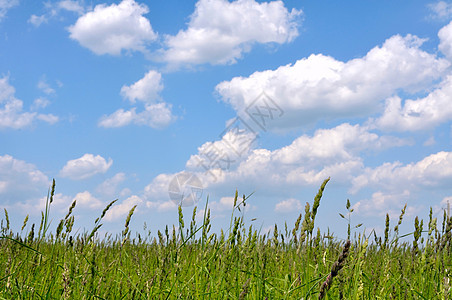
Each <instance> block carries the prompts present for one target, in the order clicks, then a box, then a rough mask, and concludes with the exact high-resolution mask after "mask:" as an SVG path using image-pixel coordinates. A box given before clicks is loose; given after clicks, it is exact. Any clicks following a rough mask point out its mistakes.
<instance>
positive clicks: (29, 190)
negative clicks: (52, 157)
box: [0, 155, 50, 202]
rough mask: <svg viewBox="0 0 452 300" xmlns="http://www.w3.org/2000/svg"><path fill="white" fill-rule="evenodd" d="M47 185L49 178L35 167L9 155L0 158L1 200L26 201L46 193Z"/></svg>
mask: <svg viewBox="0 0 452 300" xmlns="http://www.w3.org/2000/svg"><path fill="white" fill-rule="evenodd" d="M49 185H50V180H49V178H48V177H47V176H46V175H45V174H44V173H43V172H41V171H40V170H39V169H38V168H37V167H36V166H35V165H33V164H30V163H27V162H25V161H23V160H20V159H17V158H14V157H12V156H11V155H3V156H0V195H1V198H2V199H3V200H5V201H7V202H13V201H14V202H16V201H20V200H27V198H28V197H32V196H34V195H36V193H41V194H44V193H46V191H47V189H48V188H49Z"/></svg>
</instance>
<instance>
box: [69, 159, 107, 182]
mask: <svg viewBox="0 0 452 300" xmlns="http://www.w3.org/2000/svg"><path fill="white" fill-rule="evenodd" d="M112 164H113V161H112V159H111V158H110V159H109V160H108V162H107V161H106V160H105V158H103V157H102V156H100V155H97V156H94V155H93V154H85V155H83V156H82V157H80V158H77V159H74V160H70V161H68V162H67V163H66V165H65V166H64V167H63V169H61V171H60V175H61V176H62V177H69V178H71V179H74V180H81V179H86V178H89V177H91V176H94V175H96V174H99V173H105V172H107V170H108V169H109V168H110V167H111V165H112Z"/></svg>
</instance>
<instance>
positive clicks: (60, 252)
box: [0, 179, 452, 299]
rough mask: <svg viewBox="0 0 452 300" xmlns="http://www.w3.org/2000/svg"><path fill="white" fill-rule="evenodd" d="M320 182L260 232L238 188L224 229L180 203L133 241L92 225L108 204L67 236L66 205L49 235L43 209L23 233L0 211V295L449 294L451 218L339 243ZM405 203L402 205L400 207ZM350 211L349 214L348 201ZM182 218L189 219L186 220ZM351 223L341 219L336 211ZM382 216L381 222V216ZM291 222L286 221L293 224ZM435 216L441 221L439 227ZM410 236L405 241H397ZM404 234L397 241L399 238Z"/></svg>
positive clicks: (442, 296)
mask: <svg viewBox="0 0 452 300" xmlns="http://www.w3.org/2000/svg"><path fill="white" fill-rule="evenodd" d="M328 180H329V179H327V180H325V181H324V182H323V184H322V186H321V187H320V189H319V191H318V193H317V195H316V196H315V198H314V201H313V203H312V205H309V204H307V205H306V207H305V211H304V212H303V213H302V214H300V216H299V218H298V219H297V220H296V221H295V220H293V221H294V225H290V226H289V225H287V223H286V226H285V228H277V226H276V225H275V228H274V232H273V233H272V234H268V235H266V234H261V233H260V232H259V231H258V229H255V228H253V227H252V226H247V225H246V224H245V223H244V215H243V210H244V206H246V201H247V197H245V196H243V197H239V196H238V194H237V192H236V195H235V200H234V208H233V211H232V213H231V221H230V227H229V228H228V229H227V230H225V231H224V232H223V231H222V232H221V233H218V234H216V233H211V231H210V228H211V223H210V210H209V209H208V204H206V209H205V210H204V211H205V214H204V218H203V222H202V224H196V222H195V215H196V207H195V208H194V211H193V215H192V216H191V218H190V223H188V221H187V220H188V218H184V216H183V214H182V209H181V208H180V207H179V225H178V226H177V227H174V226H173V227H172V228H168V227H166V228H162V230H161V231H158V233H157V235H156V236H157V237H153V236H151V233H150V232H149V233H148V234H147V235H146V236H141V235H140V234H136V235H135V237H133V238H132V237H131V233H130V232H129V222H130V220H131V218H132V216H133V213H134V210H135V207H134V208H132V209H131V210H130V212H129V215H128V217H127V219H126V220H125V226H124V230H123V231H122V233H121V234H120V235H117V236H115V237H112V236H106V237H105V238H102V239H100V238H99V236H98V235H99V233H98V230H99V228H100V227H101V226H102V219H103V217H104V216H105V214H106V212H107V211H108V209H109V208H110V207H111V206H112V205H113V204H114V201H113V202H112V203H110V204H109V205H108V206H107V207H106V208H105V209H104V210H103V211H102V212H99V213H100V216H99V218H97V219H96V220H95V225H94V227H93V229H92V230H91V231H88V232H86V233H83V234H77V235H73V232H72V228H73V225H74V216H73V215H72V211H73V208H74V207H75V205H76V202H75V201H74V203H73V204H72V205H71V207H70V208H69V210H68V213H67V215H66V217H65V218H64V219H62V220H61V221H60V222H59V225H58V227H57V229H56V230H55V232H50V230H49V209H50V206H51V205H52V201H53V195H54V191H55V182H54V183H53V186H52V189H51V192H50V193H49V196H48V199H47V205H46V210H45V211H44V212H43V213H42V218H41V223H40V224H38V225H39V226H38V225H36V226H35V224H31V225H30V224H27V223H28V217H27V218H25V220H24V223H23V227H22V229H21V232H18V233H14V232H12V231H11V229H10V222H9V217H8V213H7V211H6V209H5V211H4V213H5V216H4V219H2V221H1V232H0V235H1V239H0V298H1V299H451V298H452V297H451V294H452V293H451V282H450V277H451V269H452V256H451V241H452V237H451V227H452V218H451V217H450V216H449V215H447V213H446V211H444V217H443V219H442V220H439V221H438V220H437V219H436V218H432V211H431V210H430V219H429V220H428V224H424V222H423V220H418V218H416V220H415V223H414V227H413V232H411V233H408V234H405V235H401V234H399V226H400V224H401V223H402V221H403V216H404V213H405V209H403V210H402V211H401V214H400V218H399V220H398V223H397V224H390V223H389V216H387V217H386V228H385V232H384V236H377V235H376V234H375V232H372V233H371V234H370V235H369V236H364V235H363V234H358V235H356V236H355V238H353V239H352V240H351V241H350V231H351V230H353V228H359V227H360V224H358V225H356V226H352V225H351V224H350V223H348V240H346V241H341V240H338V239H337V238H335V237H334V236H330V234H329V233H323V234H322V233H321V232H320V230H316V229H315V225H314V224H315V217H316V214H317V209H318V207H319V204H320V200H321V197H322V193H323V190H324V188H325V186H326V184H327V182H328ZM405 208H406V206H405ZM346 209H347V210H348V214H351V213H352V212H353V210H352V209H351V207H350V202H349V201H348V200H347V203H346ZM185 217H187V216H185ZM341 217H343V218H344V219H346V220H349V218H348V217H349V215H348V216H347V215H341ZM382 221H384V220H382ZM291 222H292V221H291ZM438 222H441V224H438ZM407 235H411V238H410V239H409V240H410V241H412V242H409V243H408V242H406V240H407V239H402V238H403V237H406V236H407ZM404 240H405V242H404Z"/></svg>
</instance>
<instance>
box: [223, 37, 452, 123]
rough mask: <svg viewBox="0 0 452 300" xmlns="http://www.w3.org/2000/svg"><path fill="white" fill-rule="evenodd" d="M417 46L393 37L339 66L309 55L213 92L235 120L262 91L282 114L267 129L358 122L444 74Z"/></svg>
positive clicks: (409, 39)
mask: <svg viewBox="0 0 452 300" xmlns="http://www.w3.org/2000/svg"><path fill="white" fill-rule="evenodd" d="M422 43H423V40H422V39H419V38H418V37H416V36H412V35H408V36H406V37H401V36H398V35H396V36H393V37H391V38H389V39H388V40H386V41H385V42H384V44H383V45H382V46H381V47H379V46H378V47H375V48H373V49H372V50H370V51H369V52H368V53H367V54H366V56H364V57H362V58H356V59H353V60H350V61H348V62H341V61H338V60H335V59H334V58H332V57H328V56H324V55H322V54H318V55H311V56H309V57H308V58H304V59H301V60H298V61H297V62H296V63H295V64H293V65H286V66H281V67H279V68H278V69H276V70H267V71H262V72H255V73H253V74H252V75H251V76H249V77H235V78H233V79H232V80H230V81H224V82H221V83H220V84H218V85H217V87H216V90H217V92H218V93H219V94H220V95H221V97H222V99H223V101H225V102H227V103H229V104H231V106H232V107H233V108H234V109H235V110H236V111H237V112H238V113H239V114H240V113H243V112H244V111H245V109H246V108H247V107H249V106H250V105H251V104H252V102H253V101H254V100H255V98H256V97H257V96H258V95H260V94H261V93H262V91H265V93H266V94H267V95H268V96H269V97H270V98H271V99H273V101H274V102H275V103H276V104H277V105H278V106H279V107H280V108H281V109H282V110H283V112H284V115H283V117H281V118H279V119H276V118H275V119H274V120H271V122H270V124H269V126H270V127H273V128H277V127H279V128H284V127H286V128H287V127H295V126H300V125H305V124H310V123H315V122H316V121H318V120H319V119H325V118H326V119H337V118H344V117H357V116H364V115H367V114H369V113H375V112H378V111H379V110H380V108H381V107H382V105H381V102H382V100H384V99H385V98H387V97H389V96H391V95H392V94H394V93H395V92H397V91H398V90H400V89H403V90H405V91H408V92H418V91H422V89H424V88H426V87H429V86H430V85H431V83H432V82H433V81H434V80H436V79H438V78H440V77H441V75H442V74H444V72H445V71H446V69H447V68H448V67H449V66H450V63H449V62H448V61H447V60H445V59H441V58H437V57H436V56H435V55H433V54H429V53H427V52H424V51H422V50H421V49H420V46H421V45H422ZM244 117H245V118H248V117H247V116H246V115H245V116H244ZM248 119H249V118H248Z"/></svg>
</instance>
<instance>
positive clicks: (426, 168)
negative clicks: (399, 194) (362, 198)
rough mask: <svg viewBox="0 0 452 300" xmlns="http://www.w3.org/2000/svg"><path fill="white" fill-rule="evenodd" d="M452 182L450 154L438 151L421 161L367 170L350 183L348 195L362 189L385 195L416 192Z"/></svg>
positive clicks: (397, 163)
mask: <svg viewBox="0 0 452 300" xmlns="http://www.w3.org/2000/svg"><path fill="white" fill-rule="evenodd" d="M450 182H452V152H446V151H441V152H438V153H435V154H431V155H429V156H427V157H425V158H424V159H422V160H420V161H418V162H413V163H410V164H407V165H403V164H402V163H401V162H393V163H384V164H382V165H381V166H378V167H376V168H366V169H365V170H364V172H363V173H362V174H361V175H359V176H356V177H355V178H354V179H353V181H352V188H351V190H350V191H351V192H352V193H355V192H357V191H359V190H361V189H363V188H364V187H369V186H371V187H374V188H382V189H384V190H385V191H396V190H400V187H404V188H406V189H416V188H419V187H430V188H431V187H445V186H449V185H450Z"/></svg>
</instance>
